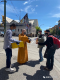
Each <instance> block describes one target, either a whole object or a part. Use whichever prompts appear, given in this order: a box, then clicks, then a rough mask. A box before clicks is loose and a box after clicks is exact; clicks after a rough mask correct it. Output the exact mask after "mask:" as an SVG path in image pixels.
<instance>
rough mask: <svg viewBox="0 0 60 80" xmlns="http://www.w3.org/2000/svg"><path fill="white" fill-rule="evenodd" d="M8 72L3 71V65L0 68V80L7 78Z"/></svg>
mask: <svg viewBox="0 0 60 80" xmlns="http://www.w3.org/2000/svg"><path fill="white" fill-rule="evenodd" d="M8 74H9V72H6V71H5V67H4V68H2V69H0V80H7V79H9V75H8Z"/></svg>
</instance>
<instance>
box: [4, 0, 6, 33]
mask: <svg viewBox="0 0 60 80" xmlns="http://www.w3.org/2000/svg"><path fill="white" fill-rule="evenodd" d="M4 17H5V21H4V34H5V32H6V0H4Z"/></svg>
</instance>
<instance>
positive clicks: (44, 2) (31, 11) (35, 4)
mask: <svg viewBox="0 0 60 80" xmlns="http://www.w3.org/2000/svg"><path fill="white" fill-rule="evenodd" d="M0 1H2V0H0ZM6 8H7V9H6V16H7V17H9V18H11V19H14V20H17V21H18V20H19V16H21V18H23V16H24V15H25V14H26V13H28V18H29V19H38V24H39V26H40V27H41V29H42V30H43V31H44V30H46V29H48V28H49V27H53V26H54V25H57V24H58V22H57V21H58V20H59V19H60V0H25V1H12V0H10V1H8V0H7V3H6ZM3 14H4V2H0V21H1V20H2V16H1V15H3ZM43 24H44V25H43Z"/></svg>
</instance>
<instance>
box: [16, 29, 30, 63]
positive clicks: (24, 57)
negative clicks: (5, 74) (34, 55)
mask: <svg viewBox="0 0 60 80" xmlns="http://www.w3.org/2000/svg"><path fill="white" fill-rule="evenodd" d="M20 40H21V41H23V42H24V47H20V48H19V49H18V58H17V62H18V63H20V64H23V63H26V62H27V61H28V51H27V42H28V43H30V42H31V39H29V38H28V37H27V36H26V30H25V29H23V30H22V33H21V34H19V41H20Z"/></svg>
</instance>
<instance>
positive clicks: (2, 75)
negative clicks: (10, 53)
mask: <svg viewBox="0 0 60 80" xmlns="http://www.w3.org/2000/svg"><path fill="white" fill-rule="evenodd" d="M18 66H20V65H19V64H18V63H17V62H16V63H14V67H15V68H16V71H14V72H8V71H5V69H6V67H3V68H1V69H0V80H7V79H9V74H13V73H15V72H18V70H19V67H18Z"/></svg>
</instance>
